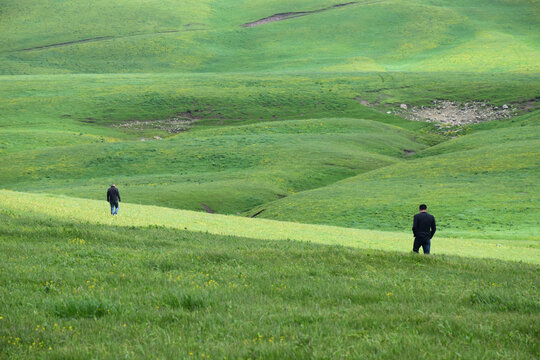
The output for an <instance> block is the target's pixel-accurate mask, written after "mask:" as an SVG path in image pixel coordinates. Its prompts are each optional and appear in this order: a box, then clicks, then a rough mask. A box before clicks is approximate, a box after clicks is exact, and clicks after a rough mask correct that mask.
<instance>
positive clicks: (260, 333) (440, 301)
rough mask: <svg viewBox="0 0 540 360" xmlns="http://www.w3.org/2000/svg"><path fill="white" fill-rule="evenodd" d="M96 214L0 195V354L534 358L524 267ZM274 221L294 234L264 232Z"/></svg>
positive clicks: (75, 203) (175, 215) (533, 300)
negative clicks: (263, 238) (229, 233)
mask: <svg viewBox="0 0 540 360" xmlns="http://www.w3.org/2000/svg"><path fill="white" fill-rule="evenodd" d="M103 205H106V204H103V202H96V201H91V200H81V199H69V198H54V197H47V196H43V195H26V194H22V193H11V192H0V237H1V238H2V241H1V242H0V251H1V253H2V254H3V256H1V257H0V284H1V286H0V357H2V358H14V359H16V358H20V359H54V358H89V357H94V358H95V357H99V358H102V359H118V358H122V357H129V358H140V359H143V358H148V357H149V356H151V357H161V358H191V357H193V358H195V357H197V358H203V357H204V358H211V359H213V358H219V359H222V358H235V359H236V358H250V357H251V358H265V359H283V358H304V359H308V358H344V359H345V358H374V359H375V358H376V359H394V358H396V357H407V358H417V357H422V358H426V359H441V358H452V357H454V356H455V355H456V354H457V353H459V354H460V355H461V356H462V357H465V358H475V357H489V358H513V359H530V358H532V357H534V356H535V355H536V354H537V353H538V351H537V350H538V336H537V335H538V326H537V319H538V312H539V311H540V304H539V303H538V298H539V297H540V296H539V295H540V294H539V292H538V286H537V280H538V266H537V265H530V264H526V263H523V262H515V261H510V262H504V261H498V260H494V259H489V260H482V259H467V258H458V257H454V256H440V255H439V256H435V257H424V256H412V255H410V254H402V253H395V252H379V251H376V250H367V249H362V250H357V249H353V248H345V247H342V246H320V245H315V244H308V243H303V242H296V241H268V240H266V241H261V240H258V239H257V234H260V235H262V236H266V234H267V233H266V231H262V232H259V233H257V232H256V231H257V228H259V227H260V226H261V225H263V224H265V223H269V222H266V221H261V220H253V219H243V218H237V217H221V219H222V220H223V219H225V218H227V220H228V221H227V223H226V224H221V225H222V226H223V227H222V230H225V231H227V230H229V231H230V230H237V231H240V232H242V231H245V230H246V229H247V230H250V231H253V232H252V234H254V235H255V236H256V237H255V238H242V237H233V236H218V235H213V234H209V233H204V232H192V231H186V230H178V229H174V227H177V226H182V225H184V224H185V225H187V226H188V227H189V229H190V230H192V229H193V230H196V229H204V228H206V227H207V228H208V229H212V225H211V224H212V223H213V224H214V225H219V224H218V222H216V221H215V220H216V216H211V215H208V214H200V213H193V212H185V211H179V210H171V209H163V208H157V207H141V206H135V205H130V204H122V208H121V211H122V215H123V217H119V218H114V219H110V215H109V218H108V217H105V214H104V212H106V206H103ZM102 214H103V215H102ZM96 220H97V221H96ZM112 220H114V221H117V223H114V221H112ZM201 220H205V221H206V220H207V221H209V223H208V224H203V223H200V221H201ZM235 222H236V223H237V225H240V224H242V225H243V226H239V227H236V228H235V226H233V224H234V223H235ZM250 223H251V224H253V225H252V226H251V229H249V225H248V224H250ZM162 225H165V226H162ZM245 225H248V226H247V227H246V226H245ZM168 226H172V227H173V228H169V227H168ZM263 226H264V225H263ZM284 226H286V227H288V229H289V230H290V229H292V228H294V227H297V228H302V225H298V224H280V225H279V226H271V227H269V228H270V229H271V230H273V231H279V230H280V228H282V227H284ZM215 229H216V228H214V230H215ZM323 229H324V227H314V230H316V231H314V232H312V233H311V235H312V236H313V237H314V238H317V236H318V235H319V232H320V231H322V230H323ZM261 230H262V229H261ZM259 231H260V230H259ZM341 231H343V232H347V231H354V230H351V229H341ZM356 232H357V233H358V234H359V235H361V236H359V237H358V240H359V241H361V242H364V241H365V242H366V243H375V241H373V240H374V239H373V238H370V237H371V236H376V235H377V233H376V232H362V231H356ZM299 233H300V231H299V232H297V233H293V235H296V234H299ZM244 234H246V235H247V232H244ZM338 234H339V233H338ZM364 236H369V237H367V238H366V237H364ZM339 237H340V236H338V238H339ZM441 245H442V243H441ZM512 247H513V249H518V247H516V246H515V244H513V245H512ZM465 248H466V247H465ZM484 248H486V249H490V248H491V247H490V246H485V247H484ZM478 249H479V250H480V248H478ZM493 249H496V248H495V247H493ZM510 249H512V248H510ZM518 250H519V249H518ZM537 250H538V249H537V248H536V249H535V250H534V251H537ZM530 251H531V250H530V249H527V248H522V249H521V250H520V251H519V252H518V253H516V255H518V256H517V257H516V259H518V258H519V254H525V255H526V254H528V253H529V252H530ZM510 252H512V251H510ZM501 254H506V255H508V254H509V253H508V252H501ZM536 260H538V256H536ZM413 274H414V275H413Z"/></svg>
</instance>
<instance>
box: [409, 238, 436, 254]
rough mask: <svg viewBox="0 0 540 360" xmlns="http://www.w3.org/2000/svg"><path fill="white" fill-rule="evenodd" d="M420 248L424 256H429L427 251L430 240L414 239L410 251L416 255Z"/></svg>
mask: <svg viewBox="0 0 540 360" xmlns="http://www.w3.org/2000/svg"><path fill="white" fill-rule="evenodd" d="M409 244H410V243H409ZM420 247H422V250H424V254H429V249H430V247H431V239H422V238H414V244H413V250H412V251H414V252H415V253H417V252H418V251H419V250H420ZM409 249H410V248H409Z"/></svg>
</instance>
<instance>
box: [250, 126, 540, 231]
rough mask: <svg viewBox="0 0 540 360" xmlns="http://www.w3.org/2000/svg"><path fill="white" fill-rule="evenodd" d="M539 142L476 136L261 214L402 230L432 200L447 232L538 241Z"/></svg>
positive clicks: (513, 134)
mask: <svg viewBox="0 0 540 360" xmlns="http://www.w3.org/2000/svg"><path fill="white" fill-rule="evenodd" d="M539 145H540V137H539V129H538V126H523V127H517V128H514V127H512V128H504V129H495V130H486V131H482V132H477V133H474V134H471V135H467V136H463V137H460V138H456V139H453V140H450V141H448V142H445V143H443V144H440V145H438V146H435V147H431V148H429V149H427V150H425V154H423V152H420V153H419V156H418V157H417V158H416V159H412V160H409V161H406V162H401V163H399V164H393V165H392V166H387V167H384V168H381V169H377V170H375V171H371V172H368V173H365V174H361V175H358V176H356V177H352V178H348V179H346V180H343V181H341V182H338V183H335V184H332V185H330V186H327V187H324V188H319V189H315V190H312V191H308V192H304V193H299V194H295V195H292V196H290V197H287V198H286V199H281V200H277V201H275V202H274V203H272V204H265V205H264V208H265V209H266V210H265V211H264V213H262V214H261V216H263V217H269V218H274V219H280V220H284V219H287V220H288V221H299V222H315V223H325V224H337V225H341V226H352V227H358V228H370V229H380V228H383V229H388V230H390V229H392V230H399V229H404V228H407V227H408V225H409V223H410V215H409V214H410V213H411V212H412V211H414V207H415V205H416V203H417V202H421V201H425V202H427V203H429V204H432V211H433V212H434V213H436V214H439V217H440V222H439V227H440V229H441V230H442V231H444V232H445V233H446V234H452V235H463V234H464V233H466V232H468V233H469V234H470V235H471V236H474V237H478V236H480V237H494V238H499V237H502V238H536V239H538V231H539V228H538V211H539V208H538V203H539V200H540V198H538V194H540V187H539V183H538V178H537V176H538V170H539V169H540V167H539V165H540V164H539V154H538V148H539ZM429 155H431V156H429ZM351 198H352V199H355V201H350V200H349V199H351ZM420 199H422V200H420ZM259 210H261V209H259V208H256V209H254V210H253V211H259Z"/></svg>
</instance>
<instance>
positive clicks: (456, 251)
mask: <svg viewBox="0 0 540 360" xmlns="http://www.w3.org/2000/svg"><path fill="white" fill-rule="evenodd" d="M0 199H1V200H2V209H3V210H2V211H3V212H4V213H6V214H7V215H9V216H11V217H13V218H21V217H24V216H26V215H28V216H34V217H38V218H42V219H56V220H59V221H62V222H67V223H69V222H71V223H73V224H74V226H79V225H80V224H98V225H115V226H126V227H142V228H147V227H150V228H153V227H168V228H172V229H180V230H188V229H189V230H190V231H200V232H206V233H210V234H216V235H232V236H240V237H247V238H252V239H261V240H298V241H307V242H313V243H318V244H325V245H340V246H341V245H343V246H349V247H355V248H363V249H377V250H387V251H402V252H410V250H411V246H412V245H411V241H412V240H411V234H410V232H409V231H407V232H405V233H404V232H385V231H373V230H363V229H351V228H343V227H335V226H324V225H309V224H298V223H292V222H278V221H274V220H266V219H248V218H245V217H241V216H230V215H229V216H227V215H216V214H206V213H202V212H193V211H186V210H177V209H169V208H163V207H155V206H146V205H135V204H129V203H121V204H120V207H121V211H120V212H121V216H120V217H112V216H111V215H110V212H109V209H108V208H109V206H108V203H107V202H105V201H104V200H102V201H96V200H86V199H77V198H68V197H58V196H54V195H44V194H30V193H21V192H11V191H5V190H2V191H0ZM24 214H26V215H24ZM433 251H434V252H435V253H438V254H451V255H461V256H466V257H476V258H494V259H503V260H516V261H526V262H530V263H535V264H538V263H540V254H539V247H538V242H537V241H534V240H524V239H520V240H504V239H496V240H493V239H487V240H486V239H470V238H468V239H464V238H445V237H444V231H442V232H441V233H440V234H439V235H438V236H437V240H436V243H434V246H433Z"/></svg>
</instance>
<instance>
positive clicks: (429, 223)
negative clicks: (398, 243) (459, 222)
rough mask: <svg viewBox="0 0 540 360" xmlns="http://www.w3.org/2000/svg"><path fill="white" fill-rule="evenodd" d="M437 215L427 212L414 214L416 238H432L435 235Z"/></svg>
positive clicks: (413, 227)
mask: <svg viewBox="0 0 540 360" xmlns="http://www.w3.org/2000/svg"><path fill="white" fill-rule="evenodd" d="M436 230H437V227H436V226H435V217H434V216H433V215H431V214H428V213H427V212H419V213H418V214H416V215H414V220H413V226H412V232H413V234H414V237H415V238H418V239H425V240H427V239H431V238H432V237H433V235H435V231H436Z"/></svg>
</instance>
